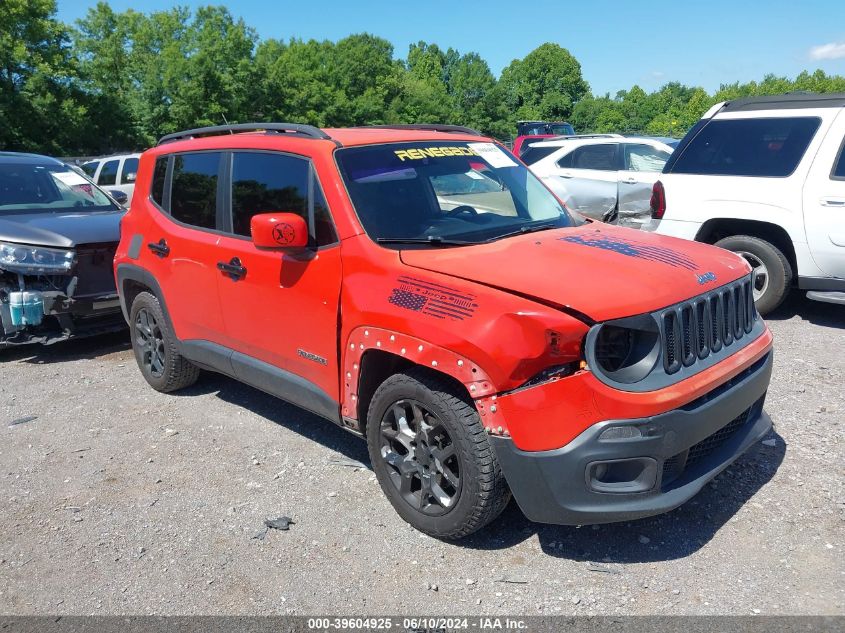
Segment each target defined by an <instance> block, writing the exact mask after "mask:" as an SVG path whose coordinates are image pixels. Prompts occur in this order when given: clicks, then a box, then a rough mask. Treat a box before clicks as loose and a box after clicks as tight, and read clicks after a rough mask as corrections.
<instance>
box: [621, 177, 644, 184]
mask: <svg viewBox="0 0 845 633" xmlns="http://www.w3.org/2000/svg"><path fill="white" fill-rule="evenodd" d="M622 182H624V183H625V184H626V185H636V184H637V183H638V182H640V181H639V180H637V179H636V178H626V179H625V180H623V181H622Z"/></svg>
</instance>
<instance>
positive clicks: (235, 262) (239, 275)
mask: <svg viewBox="0 0 845 633" xmlns="http://www.w3.org/2000/svg"><path fill="white" fill-rule="evenodd" d="M217 268H218V269H219V270H220V271H222V272H223V273H224V274H226V275H228V276H229V278H230V279H231V280H232V281H237V280H238V279H243V278H244V277H246V268H245V267H244V265H243V264H241V260H240V259H238V258H237V257H233V258H232V259H230V260H229V262H228V263H227V262H217Z"/></svg>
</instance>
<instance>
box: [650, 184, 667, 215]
mask: <svg viewBox="0 0 845 633" xmlns="http://www.w3.org/2000/svg"><path fill="white" fill-rule="evenodd" d="M649 206H650V207H651V217H653V218H654V219H655V220H660V219H661V218H662V217H663V214H664V213H666V190H665V189H664V188H663V183H662V182H660V181H659V180H658V181H657V182H656V183H654V187H652V188H651V202H650V203H649Z"/></svg>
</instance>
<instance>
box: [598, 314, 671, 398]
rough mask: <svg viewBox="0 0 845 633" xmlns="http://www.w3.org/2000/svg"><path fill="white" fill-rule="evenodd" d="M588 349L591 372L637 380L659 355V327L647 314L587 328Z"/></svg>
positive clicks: (620, 379)
mask: <svg viewBox="0 0 845 633" xmlns="http://www.w3.org/2000/svg"><path fill="white" fill-rule="evenodd" d="M587 350H588V352H587V356H588V361H589V362H590V365H591V366H592V367H593V370H594V371H600V372H601V373H602V374H604V375H605V376H607V377H608V378H609V379H610V380H612V381H614V382H619V383H626V384H631V383H635V382H639V381H640V380H642V379H643V378H645V377H646V376H647V375H648V374H649V373H650V372H651V370H652V369H654V366H655V364H656V362H657V359H658V357H659V355H660V329H659V328H658V326H657V322H656V321H655V320H654V319H653V318H652V317H651V316H649V315H646V316H643V317H630V318H627V319H620V320H617V321H611V322H609V323H602V324H599V325H596V326H594V327H593V328H592V330H591V331H590V334H589V335H588V342H587Z"/></svg>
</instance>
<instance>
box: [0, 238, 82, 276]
mask: <svg viewBox="0 0 845 633" xmlns="http://www.w3.org/2000/svg"><path fill="white" fill-rule="evenodd" d="M73 258H74V252H73V251H69V250H65V249H60V248H45V247H43V246H27V245H25V244H11V243H9V242H0V268H3V269H5V270H8V271H9V272H12V273H23V274H28V275H32V274H39V273H44V274H62V273H66V272H68V271H70V269H71V268H72V267H73Z"/></svg>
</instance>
